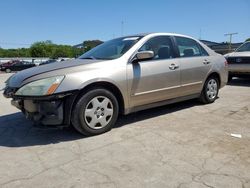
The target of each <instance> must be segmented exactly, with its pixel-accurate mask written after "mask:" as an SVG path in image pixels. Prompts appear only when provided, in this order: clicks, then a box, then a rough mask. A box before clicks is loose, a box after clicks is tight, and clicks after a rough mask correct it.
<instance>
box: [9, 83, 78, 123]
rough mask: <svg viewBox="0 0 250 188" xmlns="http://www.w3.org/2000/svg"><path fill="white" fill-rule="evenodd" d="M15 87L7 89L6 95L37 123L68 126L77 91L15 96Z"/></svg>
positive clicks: (27, 116)
mask: <svg viewBox="0 0 250 188" xmlns="http://www.w3.org/2000/svg"><path fill="white" fill-rule="evenodd" d="M14 92H15V89H10V88H8V89H5V92H4V96H5V97H7V98H12V101H11V104H12V105H13V106H15V107H16V108H18V109H20V110H21V111H22V112H23V113H24V114H25V116H26V118H27V119H29V120H32V121H33V122H34V123H35V124H37V125H46V126H50V125H53V126H61V125H62V126H68V125H70V119H71V111H72V108H73V103H74V100H75V98H76V96H77V93H78V92H77V91H71V92H67V93H60V94H55V95H50V96H42V97H28V96H27V97H25V96H15V95H14Z"/></svg>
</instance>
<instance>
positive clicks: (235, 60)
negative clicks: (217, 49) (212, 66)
mask: <svg viewBox="0 0 250 188" xmlns="http://www.w3.org/2000/svg"><path fill="white" fill-rule="evenodd" d="M227 62H228V64H250V57H228V58H227Z"/></svg>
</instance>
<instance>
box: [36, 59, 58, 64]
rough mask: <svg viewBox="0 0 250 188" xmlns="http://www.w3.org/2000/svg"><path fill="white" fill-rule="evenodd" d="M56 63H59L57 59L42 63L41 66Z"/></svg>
mask: <svg viewBox="0 0 250 188" xmlns="http://www.w3.org/2000/svg"><path fill="white" fill-rule="evenodd" d="M55 62H57V61H56V60H55V59H50V60H48V61H45V62H42V63H40V64H39V65H48V64H51V63H55Z"/></svg>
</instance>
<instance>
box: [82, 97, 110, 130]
mask: <svg viewBox="0 0 250 188" xmlns="http://www.w3.org/2000/svg"><path fill="white" fill-rule="evenodd" d="M113 113H114V109H113V104H112V102H111V100H110V99H109V98H107V97H105V96H97V97H95V98H93V99H91V100H90V102H89V103H88V104H87V106H86V109H85V113H84V119H85V122H86V123H87V125H88V126H89V127H90V128H92V129H100V128H103V127H105V126H107V125H108V124H109V122H110V121H111V119H112V117H113Z"/></svg>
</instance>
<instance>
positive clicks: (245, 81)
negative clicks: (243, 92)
mask: <svg viewBox="0 0 250 188" xmlns="http://www.w3.org/2000/svg"><path fill="white" fill-rule="evenodd" d="M227 85H230V86H245V87H250V77H249V78H234V79H232V80H231V81H230V82H228V83H227Z"/></svg>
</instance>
